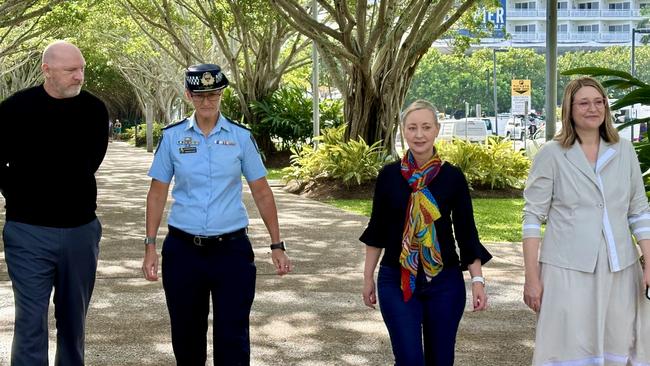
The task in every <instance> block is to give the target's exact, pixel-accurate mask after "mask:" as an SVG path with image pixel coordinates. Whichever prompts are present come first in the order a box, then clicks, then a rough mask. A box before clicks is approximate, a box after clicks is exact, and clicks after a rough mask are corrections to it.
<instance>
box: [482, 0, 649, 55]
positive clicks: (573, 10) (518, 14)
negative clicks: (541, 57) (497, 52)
mask: <svg viewBox="0 0 650 366" xmlns="http://www.w3.org/2000/svg"><path fill="white" fill-rule="evenodd" d="M546 1H548V0H508V1H506V6H505V9H504V10H505V12H504V13H505V28H506V31H507V32H508V33H509V34H510V37H511V38H510V39H508V40H505V41H504V40H503V39H498V38H491V39H483V40H482V41H481V43H483V44H484V45H485V44H489V43H497V44H499V46H505V45H510V46H513V47H535V46H538V47H544V46H545V42H546ZM557 4H558V14H557V15H558V20H557V24H558V29H557V31H558V33H557V41H558V47H560V48H563V47H572V48H574V47H578V48H580V47H587V48H592V47H596V48H597V47H606V46H610V45H629V44H630V43H631V41H632V29H633V28H638V26H639V23H640V22H641V21H642V20H643V19H644V18H647V16H645V17H644V16H642V15H641V12H642V9H650V0H559V1H558V3H557ZM637 37H638V35H637Z"/></svg>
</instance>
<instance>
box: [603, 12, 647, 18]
mask: <svg viewBox="0 0 650 366" xmlns="http://www.w3.org/2000/svg"><path fill="white" fill-rule="evenodd" d="M601 15H602V16H603V17H608V18H612V17H615V18H630V17H638V16H639V15H641V11H640V10H601Z"/></svg>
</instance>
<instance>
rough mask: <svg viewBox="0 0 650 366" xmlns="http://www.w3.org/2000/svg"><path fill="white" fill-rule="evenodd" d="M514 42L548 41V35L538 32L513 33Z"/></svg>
mask: <svg viewBox="0 0 650 366" xmlns="http://www.w3.org/2000/svg"><path fill="white" fill-rule="evenodd" d="M510 35H511V36H512V41H513V42H541V41H544V40H545V39H546V34H544V33H537V32H512V33H510Z"/></svg>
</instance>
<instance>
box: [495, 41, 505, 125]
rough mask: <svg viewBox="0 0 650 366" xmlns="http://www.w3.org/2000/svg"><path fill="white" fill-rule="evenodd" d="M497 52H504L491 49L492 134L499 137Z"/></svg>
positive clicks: (498, 49)
mask: <svg viewBox="0 0 650 366" xmlns="http://www.w3.org/2000/svg"><path fill="white" fill-rule="evenodd" d="M497 52H506V50H503V49H500V48H493V49H492V71H493V73H494V75H493V82H494V134H495V135H497V136H499V108H498V107H497Z"/></svg>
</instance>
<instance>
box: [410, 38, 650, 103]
mask: <svg viewBox="0 0 650 366" xmlns="http://www.w3.org/2000/svg"><path fill="white" fill-rule="evenodd" d="M635 52H636V71H637V77H638V78H639V79H641V80H650V46H638V47H635ZM492 56H493V54H492V50H490V49H480V50H478V51H476V52H474V53H472V54H471V55H464V54H460V55H459V54H455V53H454V54H442V53H440V52H439V51H438V50H437V49H435V48H431V50H430V51H429V52H428V53H427V54H426V55H425V56H424V57H423V58H422V61H421V62H420V64H419V65H418V67H417V69H416V71H415V75H414V76H413V81H412V83H411V85H410V88H409V91H408V93H407V96H406V99H405V104H409V103H410V102H412V101H413V100H415V99H427V100H430V101H431V102H433V103H434V105H436V106H437V107H438V108H439V109H440V110H441V111H445V112H446V113H447V114H453V112H455V111H458V110H460V111H464V110H465V106H464V103H463V102H464V101H467V102H468V103H469V104H470V106H471V107H472V108H473V107H474V105H475V104H477V103H480V104H481V105H482V109H483V111H484V112H486V113H487V114H489V115H494V111H493V108H494V102H493V86H494V83H493V67H494V63H493V59H492ZM496 58H497V61H496V72H497V77H496V79H497V98H498V105H499V112H507V111H508V110H509V107H510V102H511V101H510V94H511V91H510V82H511V80H512V79H530V80H531V84H532V96H531V97H532V103H531V107H532V108H533V109H535V110H538V111H541V110H542V109H543V108H544V103H545V93H546V85H545V80H546V76H545V66H544V65H545V56H544V55H543V54H538V53H535V52H534V51H533V50H532V49H525V48H513V49H508V50H507V52H498V53H497V54H496ZM629 60H630V47H622V46H613V47H606V48H603V49H600V50H596V51H575V52H566V53H564V54H562V55H561V56H559V57H558V69H559V70H568V69H573V68H577V67H607V68H612V69H617V70H627V69H629V67H630V61H629ZM569 80H570V77H569V76H567V75H560V76H559V78H558V102H561V98H562V90H564V87H565V86H566V84H567V83H568V82H569ZM610 91H611V95H610V96H611V97H613V98H620V97H621V96H623V95H624V94H625V92H624V91H622V90H619V89H611V90H610Z"/></svg>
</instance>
